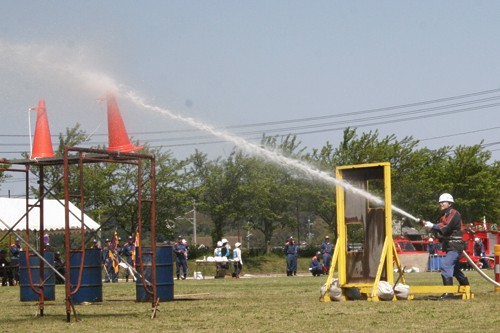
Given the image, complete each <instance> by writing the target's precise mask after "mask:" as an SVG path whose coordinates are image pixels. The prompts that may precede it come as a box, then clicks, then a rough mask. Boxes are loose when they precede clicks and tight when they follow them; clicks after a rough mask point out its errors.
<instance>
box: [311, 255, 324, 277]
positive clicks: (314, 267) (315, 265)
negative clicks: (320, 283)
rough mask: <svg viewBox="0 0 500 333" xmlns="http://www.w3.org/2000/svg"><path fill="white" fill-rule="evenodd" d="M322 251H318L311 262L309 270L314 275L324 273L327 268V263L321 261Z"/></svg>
mask: <svg viewBox="0 0 500 333" xmlns="http://www.w3.org/2000/svg"><path fill="white" fill-rule="evenodd" d="M320 258H321V251H318V252H316V255H315V256H314V257H312V259H311V262H310V263H309V271H310V272H311V273H312V275H313V276H320V275H323V272H325V270H324V269H323V268H324V267H325V265H323V264H322V263H321V259H320Z"/></svg>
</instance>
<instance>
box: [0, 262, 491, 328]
mask: <svg viewBox="0 0 500 333" xmlns="http://www.w3.org/2000/svg"><path fill="white" fill-rule="evenodd" d="M465 273H466V275H467V276H468V277H469V280H470V282H471V285H472V290H473V292H474V294H475V298H474V299H471V300H466V301H461V300H453V301H431V300H413V301H393V302H367V301H348V302H328V303H322V302H319V300H318V299H319V295H320V288H321V286H322V285H323V284H324V283H325V282H326V276H325V277H313V276H310V275H307V274H303V275H302V276H297V277H287V276H286V275H281V276H276V275H273V276H266V275H262V276H261V277H255V278H241V279H231V278H226V279H217V280H215V279H213V278H208V277H207V279H206V280H192V279H191V280H185V281H182V280H181V281H177V280H176V281H175V285H174V294H175V295H186V294H200V293H208V294H209V295H204V296H198V297H187V296H184V297H181V298H180V299H176V300H175V301H173V302H165V303H161V304H160V306H159V310H160V312H158V314H157V318H155V319H150V316H151V312H150V308H151V304H150V303H137V302H134V301H133V300H134V299H135V284H134V283H131V282H129V283H117V284H104V286H103V294H104V299H105V302H103V303H96V304H89V305H77V306H76V311H77V313H78V316H79V319H80V321H79V322H75V321H74V317H73V316H72V318H71V320H72V321H71V323H67V322H66V313H65V305H64V287H63V286H61V285H57V286H56V301H53V302H47V306H46V309H45V316H44V317H35V316H34V314H35V313H36V309H37V308H36V304H37V303H35V302H29V303H26V302H20V301H19V289H18V287H0V331H1V332H14V331H15V332H28V331H34V330H37V331H40V332H55V331H71V332H91V331H94V332H104V331H115V332H172V331H179V332H198V331H205V332H314V331H318V332H358V331H363V332H472V331H476V332H498V331H500V293H495V292H494V291H493V290H494V287H493V286H492V285H491V284H489V283H487V282H486V281H485V280H484V279H483V278H482V277H480V276H479V275H478V274H477V273H475V272H474V271H467V272H465ZM487 273H488V274H489V275H490V276H493V271H487ZM406 279H407V282H408V284H410V285H439V284H440V283H441V277H440V274H439V273H409V274H407V275H406ZM417 296H418V295H417ZM419 297H420V296H419Z"/></svg>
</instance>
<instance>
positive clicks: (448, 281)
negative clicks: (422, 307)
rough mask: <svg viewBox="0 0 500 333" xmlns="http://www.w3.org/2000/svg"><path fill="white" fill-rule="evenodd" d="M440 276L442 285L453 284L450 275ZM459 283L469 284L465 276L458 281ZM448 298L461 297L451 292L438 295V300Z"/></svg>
mask: <svg viewBox="0 0 500 333" xmlns="http://www.w3.org/2000/svg"><path fill="white" fill-rule="evenodd" d="M441 277H442V278H443V285H444V286H452V285H453V278H452V277H448V278H445V277H444V276H442V275H441ZM459 283H460V285H462V286H465V285H468V284H469V280H467V278H465V280H461V281H459ZM462 283H463V284H462ZM448 299H462V296H455V294H453V293H444V294H442V295H441V296H440V297H439V300H440V301H444V300H448Z"/></svg>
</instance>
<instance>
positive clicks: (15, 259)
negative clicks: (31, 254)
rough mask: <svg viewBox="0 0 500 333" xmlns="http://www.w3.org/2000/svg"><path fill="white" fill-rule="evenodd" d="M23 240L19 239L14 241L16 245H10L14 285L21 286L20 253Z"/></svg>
mask: <svg viewBox="0 0 500 333" xmlns="http://www.w3.org/2000/svg"><path fill="white" fill-rule="evenodd" d="M21 249H22V247H21V240H20V239H19V238H17V237H16V238H15V239H14V244H11V245H10V265H11V266H14V267H15V268H14V271H13V275H14V280H15V282H14V285H16V284H19V252H21Z"/></svg>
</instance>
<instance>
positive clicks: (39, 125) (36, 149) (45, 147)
mask: <svg viewBox="0 0 500 333" xmlns="http://www.w3.org/2000/svg"><path fill="white" fill-rule="evenodd" d="M33 109H37V115H36V127H35V139H34V140H33V151H32V152H31V156H30V158H39V157H54V156H55V155H54V151H53V150H52V139H51V138H50V129H49V120H48V118H47V109H46V108H45V101H44V100H43V99H41V100H40V101H38V107H36V108H33Z"/></svg>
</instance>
